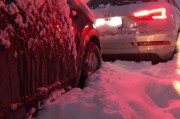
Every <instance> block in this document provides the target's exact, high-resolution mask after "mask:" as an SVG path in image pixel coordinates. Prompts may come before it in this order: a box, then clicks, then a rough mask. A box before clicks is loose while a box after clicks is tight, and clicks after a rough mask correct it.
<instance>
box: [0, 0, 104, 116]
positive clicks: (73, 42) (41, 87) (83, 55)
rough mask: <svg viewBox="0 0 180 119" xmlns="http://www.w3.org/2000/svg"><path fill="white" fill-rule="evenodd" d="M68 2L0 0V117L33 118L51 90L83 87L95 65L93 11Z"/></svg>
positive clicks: (97, 50)
mask: <svg viewBox="0 0 180 119" xmlns="http://www.w3.org/2000/svg"><path fill="white" fill-rule="evenodd" d="M68 3H69V5H68V4H67V0H1V1H0V119H21V118H31V116H32V115H33V114H34V112H37V110H38V109H40V108H41V105H42V103H43V102H44V101H45V99H46V98H48V97H49V100H50V101H53V100H54V99H55V97H53V95H52V96H51V93H52V92H53V91H54V90H56V89H62V93H64V91H67V90H69V89H70V88H73V87H78V86H79V87H83V86H84V83H85V80H86V78H87V76H88V75H89V74H91V73H93V72H94V71H95V70H97V69H98V68H99V66H100V63H101V54H100V45H99V44H100V43H99V38H98V33H97V31H96V29H95V28H94V27H93V21H92V13H90V11H91V10H88V7H86V6H83V5H84V4H83V3H81V2H79V1H73V0H70V1H69V2H68ZM69 6H70V7H69ZM88 11H89V12H88ZM85 12H86V13H85ZM24 115H25V116H24Z"/></svg>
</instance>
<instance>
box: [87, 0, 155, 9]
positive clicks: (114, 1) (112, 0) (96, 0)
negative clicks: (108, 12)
mask: <svg viewBox="0 0 180 119" xmlns="http://www.w3.org/2000/svg"><path fill="white" fill-rule="evenodd" d="M152 1H157V0H91V1H90V2H89V3H88V6H89V7H91V8H96V7H98V6H99V5H107V4H111V5H123V4H131V3H139V2H152Z"/></svg>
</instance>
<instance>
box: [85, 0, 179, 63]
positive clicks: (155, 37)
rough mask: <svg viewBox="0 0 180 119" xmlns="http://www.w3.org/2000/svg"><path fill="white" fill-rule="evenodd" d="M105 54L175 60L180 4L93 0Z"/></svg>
mask: <svg viewBox="0 0 180 119" xmlns="http://www.w3.org/2000/svg"><path fill="white" fill-rule="evenodd" d="M88 5H89V7H90V8H91V9H92V11H93V13H94V18H95V20H94V23H95V26H96V28H97V30H98V31H99V35H100V44H101V48H102V54H147V55H150V56H158V57H160V58H161V59H162V60H164V61H166V60H169V59H171V58H172V57H173V55H174V53H175V51H176V42H177V37H178V33H179V31H180V0H91V1H90V2H89V3H88Z"/></svg>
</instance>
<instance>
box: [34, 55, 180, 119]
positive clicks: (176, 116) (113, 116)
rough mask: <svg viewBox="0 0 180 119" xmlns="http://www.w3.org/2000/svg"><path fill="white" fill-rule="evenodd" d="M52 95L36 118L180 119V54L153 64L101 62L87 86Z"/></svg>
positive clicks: (143, 62)
mask: <svg viewBox="0 0 180 119" xmlns="http://www.w3.org/2000/svg"><path fill="white" fill-rule="evenodd" d="M54 97H56V100H55V101H53V102H50V100H47V102H46V104H45V105H44V106H43V107H42V110H41V111H40V113H39V115H38V117H37V119H180V53H179V54H176V55H175V56H174V58H173V60H171V61H168V62H166V63H159V64H156V65H152V64H151V62H145V61H141V62H134V61H118V60H117V61H115V62H103V64H102V66H101V68H100V69H99V70H98V71H97V72H95V73H94V74H93V75H91V76H90V77H89V78H88V81H87V87H85V88H84V89H79V88H74V89H72V90H70V91H69V92H67V93H66V94H64V95H61V93H60V92H59V93H56V95H54Z"/></svg>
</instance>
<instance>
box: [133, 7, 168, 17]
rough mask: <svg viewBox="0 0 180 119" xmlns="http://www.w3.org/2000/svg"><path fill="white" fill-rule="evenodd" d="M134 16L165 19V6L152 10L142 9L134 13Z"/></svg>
mask: <svg viewBox="0 0 180 119" xmlns="http://www.w3.org/2000/svg"><path fill="white" fill-rule="evenodd" d="M133 16H134V17H135V18H141V19H148V20H149V19H154V20H156V19H159V20H163V19H167V13H166V8H159V9H152V10H142V11H139V12H136V13H134V15H133Z"/></svg>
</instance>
